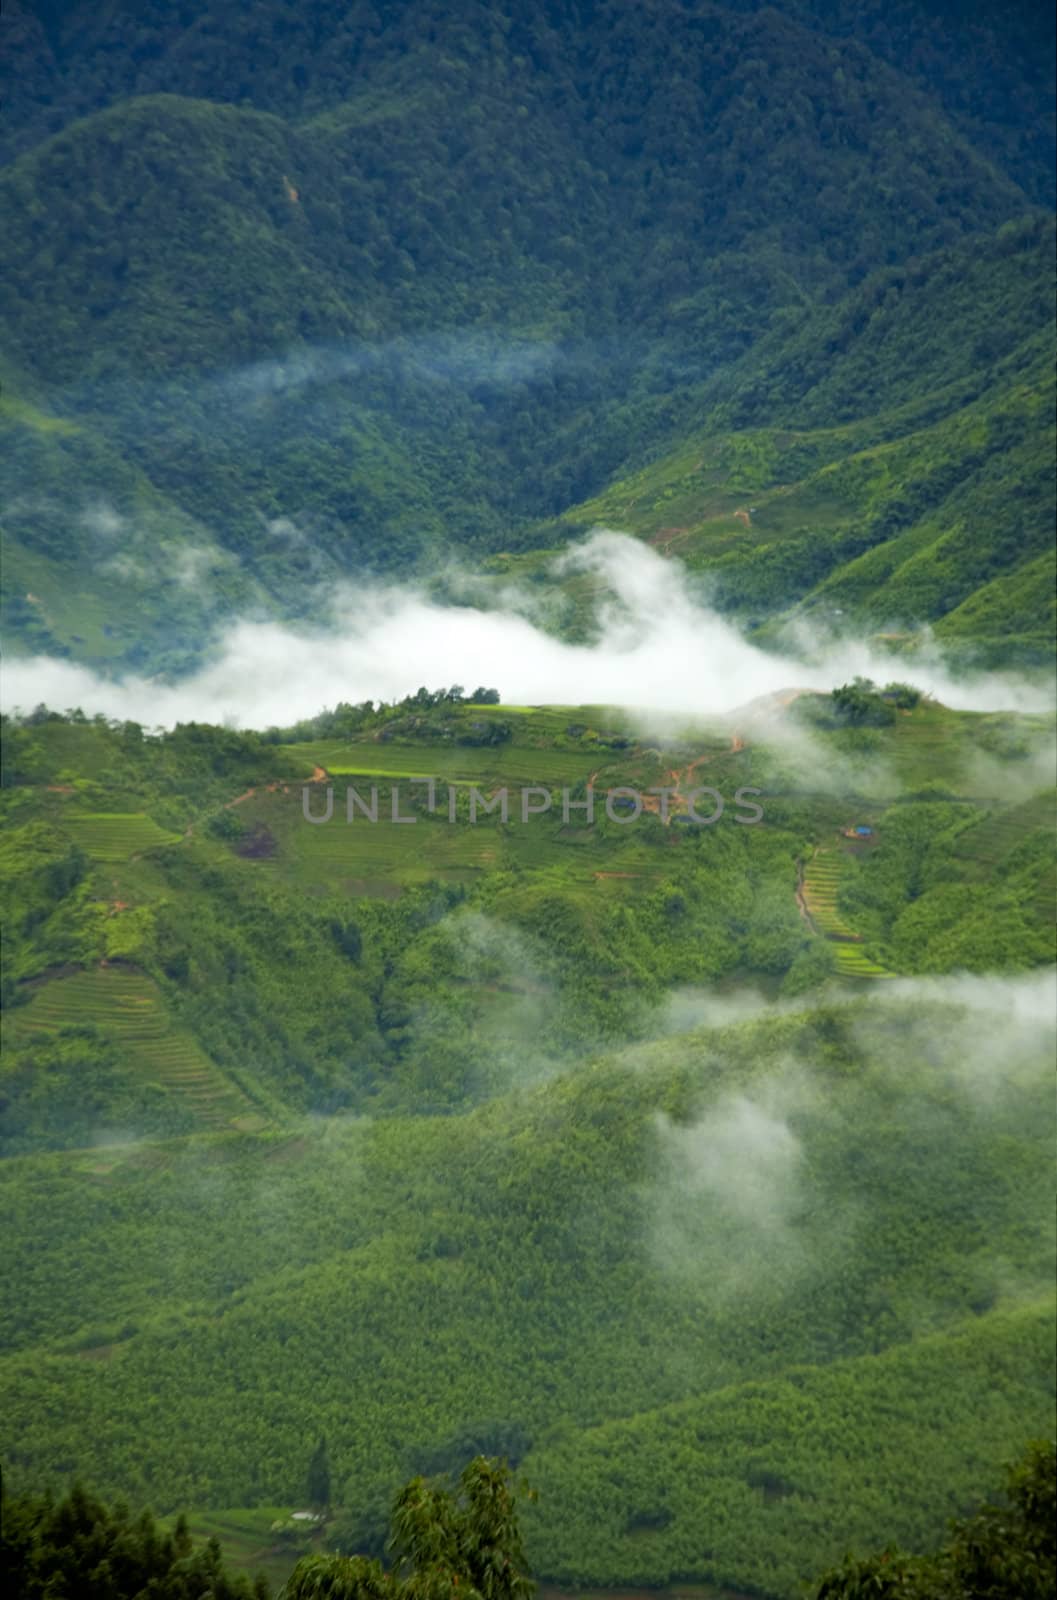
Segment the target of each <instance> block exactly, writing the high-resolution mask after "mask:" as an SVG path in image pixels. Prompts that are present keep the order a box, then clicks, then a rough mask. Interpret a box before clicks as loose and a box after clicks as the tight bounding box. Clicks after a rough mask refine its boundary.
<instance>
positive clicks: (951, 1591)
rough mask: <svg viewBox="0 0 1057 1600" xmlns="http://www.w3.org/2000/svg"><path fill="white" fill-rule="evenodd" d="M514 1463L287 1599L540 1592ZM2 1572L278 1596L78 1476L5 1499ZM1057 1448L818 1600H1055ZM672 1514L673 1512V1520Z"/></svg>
mask: <svg viewBox="0 0 1057 1600" xmlns="http://www.w3.org/2000/svg"><path fill="white" fill-rule="evenodd" d="M519 1489H520V1493H521V1495H522V1497H523V1498H526V1499H527V1500H528V1501H532V1500H533V1499H535V1498H536V1495H535V1491H533V1490H531V1489H528V1490H526V1489H524V1488H523V1487H521V1486H518V1485H516V1484H515V1483H514V1482H513V1481H512V1478H511V1474H510V1471H509V1469H508V1467H507V1465H506V1463H505V1462H504V1461H499V1460H495V1459H491V1460H490V1459H487V1458H485V1457H484V1456H477V1457H475V1458H474V1459H473V1460H471V1461H470V1462H468V1463H467V1465H466V1466H465V1467H464V1468H463V1469H462V1471H461V1473H460V1474H459V1477H458V1480H457V1482H456V1484H455V1485H454V1487H448V1486H446V1485H445V1484H444V1483H442V1482H437V1481H433V1482H431V1481H429V1480H427V1479H425V1478H423V1477H415V1478H412V1479H411V1481H410V1482H409V1483H407V1484H406V1485H405V1486H404V1487H403V1488H402V1489H401V1490H400V1492H399V1493H398V1494H397V1495H396V1496H395V1498H394V1501H393V1504H392V1510H391V1535H390V1537H389V1539H388V1541H387V1544H386V1560H387V1564H383V1561H382V1560H380V1559H378V1558H377V1557H371V1556H366V1555H353V1556H340V1555H325V1554H316V1555H311V1556H306V1557H303V1558H302V1559H301V1560H300V1561H299V1562H298V1563H297V1565H296V1566H295V1568H294V1570H293V1572H292V1573H291V1575H290V1577H289V1578H288V1579H287V1580H286V1582H285V1583H284V1584H283V1586H282V1588H281V1591H280V1600H530V1597H531V1596H532V1595H533V1594H534V1593H535V1590H536V1585H535V1583H534V1582H533V1580H532V1578H531V1577H530V1576H529V1570H528V1561H527V1557H526V1552H525V1546H524V1542H523V1537H522V1529H521V1523H520V1518H519V1514H518V1493H519ZM2 1511H3V1523H2V1531H0V1578H3V1579H4V1580H5V1582H6V1584H7V1586H8V1592H9V1593H12V1594H17V1595H18V1596H19V1600H58V1597H61V1596H67V1595H68V1596H71V1597H73V1596H76V1597H77V1600H142V1597H144V1596H147V1595H149V1596H151V1597H152V1600H154V1597H156V1600H268V1596H269V1587H268V1584H267V1582H266V1580H265V1579H264V1578H263V1577H262V1576H259V1577H258V1578H257V1579H256V1580H255V1581H254V1582H252V1583H251V1582H250V1580H249V1579H248V1578H247V1577H245V1576H244V1575H242V1574H232V1573H231V1572H229V1571H228V1570H226V1569H225V1567H224V1565H223V1560H222V1556H221V1550H220V1547H219V1545H218V1543H217V1541H216V1540H215V1539H210V1540H209V1541H208V1542H207V1543H206V1545H205V1546H204V1547H203V1548H202V1549H200V1550H197V1551H196V1550H195V1549H194V1546H193V1543H192V1540H191V1537H190V1534H189V1532H188V1527H187V1520H186V1518H185V1517H184V1516H183V1515H180V1516H179V1517H177V1519H176V1521H175V1524H174V1527H173V1530H172V1532H171V1533H162V1532H161V1531H160V1530H159V1529H158V1527H157V1525H156V1523H155V1522H154V1519H153V1517H152V1516H151V1514H150V1512H149V1511H144V1512H142V1513H141V1514H140V1515H139V1516H138V1517H136V1518H133V1517H132V1516H131V1514H130V1512H129V1510H128V1508H127V1507H126V1506H124V1505H123V1504H118V1505H116V1506H114V1507H113V1508H109V1507H107V1506H105V1505H104V1504H102V1502H100V1501H98V1500H96V1499H94V1498H93V1497H92V1496H91V1495H89V1494H88V1493H87V1492H86V1491H85V1490H84V1489H83V1488H82V1487H81V1486H80V1485H79V1484H77V1485H75V1486H74V1488H73V1489H72V1490H71V1491H70V1493H69V1494H68V1495H67V1496H66V1497H65V1498H64V1499H62V1500H61V1501H58V1502H56V1501H55V1500H53V1499H52V1498H51V1497H50V1496H49V1495H44V1496H34V1495H31V1494H21V1495H17V1496H15V1495H10V1494H8V1493H7V1491H6V1487H5V1489H4V1492H3V1496H2ZM1055 1515H1057V1456H1055V1449H1054V1445H1053V1442H1052V1441H1042V1440H1038V1441H1033V1442H1031V1443H1030V1444H1029V1445H1028V1446H1027V1447H1026V1449H1025V1451H1024V1452H1023V1455H1022V1456H1021V1458H1020V1459H1019V1460H1018V1461H1016V1462H1013V1463H1011V1464H1010V1465H1009V1467H1008V1468H1007V1485H1006V1493H1005V1496H1004V1503H990V1502H989V1503H987V1504H985V1505H984V1506H982V1507H981V1508H980V1509H979V1510H978V1511H976V1512H975V1513H974V1514H973V1515H971V1516H969V1517H967V1518H963V1519H960V1520H957V1521H954V1522H952V1523H951V1536H950V1538H949V1541H948V1542H947V1543H946V1544H945V1545H944V1546H943V1547H942V1548H941V1549H940V1550H938V1551H937V1552H936V1553H935V1554H932V1555H924V1556H923V1555H917V1556H912V1555H908V1554H906V1553H904V1552H903V1551H900V1550H899V1549H898V1548H895V1547H893V1546H891V1545H890V1546H888V1547H887V1548H886V1549H885V1550H884V1551H883V1552H881V1553H880V1554H877V1555H873V1556H869V1557H866V1558H861V1557H855V1556H852V1555H849V1556H847V1557H846V1558H845V1560H844V1562H843V1564H842V1565H841V1566H840V1567H839V1568H835V1569H834V1570H832V1571H831V1572H828V1573H826V1574H824V1575H823V1576H822V1577H821V1578H820V1579H817V1580H816V1581H815V1583H814V1584H813V1585H811V1586H810V1593H811V1595H812V1600H982V1597H985V1596H988V1597H989V1596H994V1597H995V1600H999V1597H1002V1600H1004V1597H1006V1596H1012V1595H1016V1596H1017V1597H1018V1600H1050V1597H1051V1596H1052V1595H1053V1592H1054V1586H1055V1583H1057V1534H1055V1531H1054V1530H1055ZM662 1522H663V1519H662Z"/></svg>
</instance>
